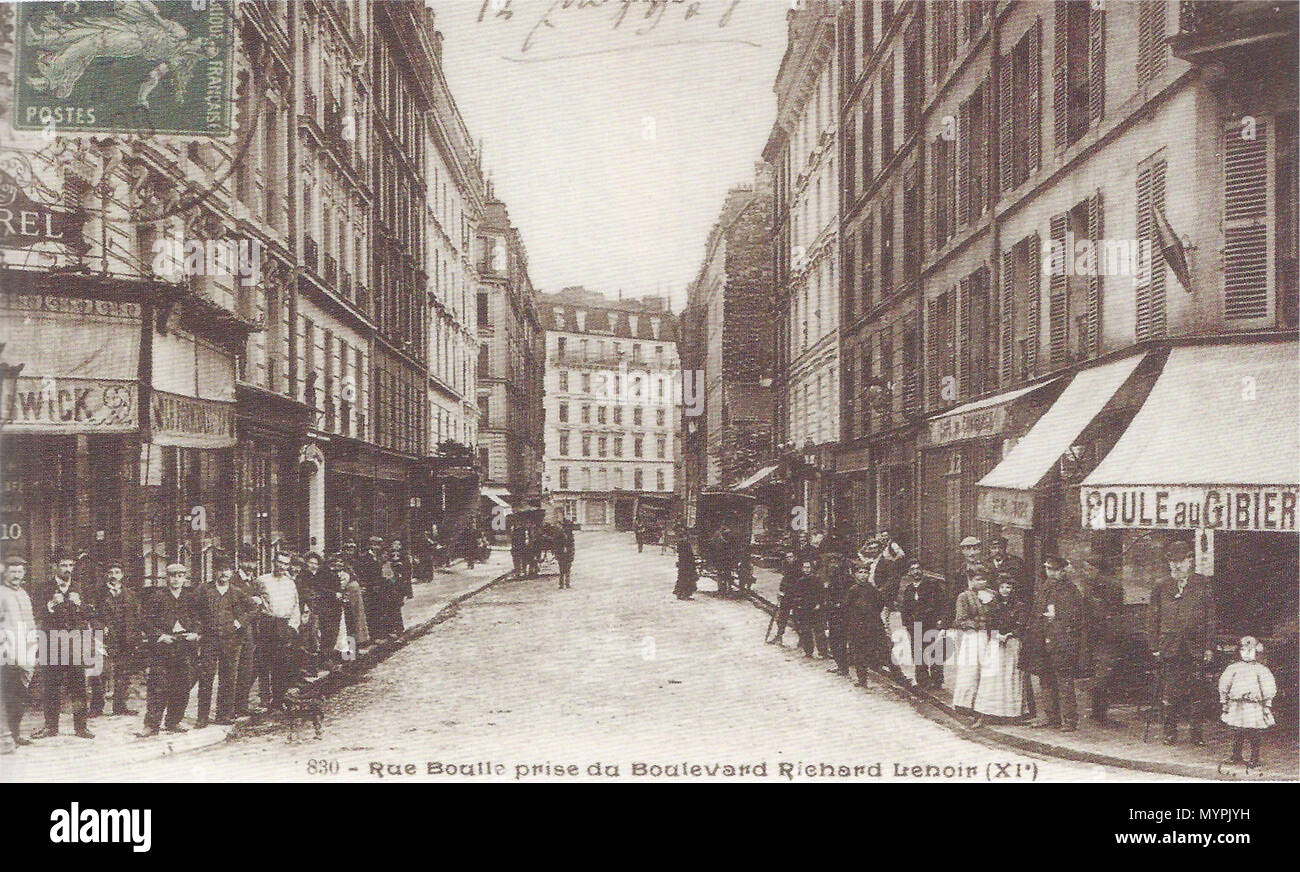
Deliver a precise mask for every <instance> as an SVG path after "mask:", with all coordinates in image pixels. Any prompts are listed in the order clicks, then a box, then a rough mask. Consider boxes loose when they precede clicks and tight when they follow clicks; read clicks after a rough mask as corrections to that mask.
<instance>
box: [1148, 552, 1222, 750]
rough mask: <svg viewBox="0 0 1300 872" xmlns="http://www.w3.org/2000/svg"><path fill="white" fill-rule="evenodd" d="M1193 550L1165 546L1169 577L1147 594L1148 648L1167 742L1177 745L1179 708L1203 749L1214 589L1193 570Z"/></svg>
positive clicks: (1212, 638)
mask: <svg viewBox="0 0 1300 872" xmlns="http://www.w3.org/2000/svg"><path fill="white" fill-rule="evenodd" d="M1194 559H1195V551H1193V549H1192V546H1191V545H1190V544H1189V543H1187V542H1183V541H1176V542H1171V543H1170V544H1169V545H1168V546H1167V547H1166V548H1165V560H1166V561H1167V562H1168V564H1169V575H1168V576H1166V577H1165V578H1163V579H1162V580H1161V581H1159V582H1158V583H1157V584H1156V586H1155V588H1154V589H1153V590H1152V591H1151V603H1150V605H1149V606H1148V607H1147V644H1149V645H1150V646H1151V656H1152V657H1154V658H1155V660H1156V663H1157V666H1158V670H1159V674H1158V680H1159V682H1160V686H1159V691H1160V693H1159V699H1160V713H1161V719H1162V721H1163V723H1164V734H1165V735H1164V739H1165V743H1166V744H1169V745H1172V744H1174V743H1175V742H1177V741H1178V710H1179V709H1180V708H1181V709H1184V710H1185V711H1186V715H1187V721H1188V725H1189V726H1190V727H1191V735H1190V740H1191V742H1192V744H1194V745H1203V744H1205V740H1204V738H1203V737H1202V735H1201V719H1202V715H1203V712H1202V711H1201V701H1200V699H1199V696H1198V694H1199V692H1200V689H1201V688H1200V673H1201V670H1202V669H1204V668H1205V666H1206V664H1208V663H1209V662H1210V660H1211V659H1212V658H1213V656H1214V629H1215V614H1214V591H1213V590H1212V589H1211V587H1210V580H1209V579H1208V578H1206V577H1205V576H1203V575H1200V574H1198V573H1195V572H1193V571H1192V564H1193V561H1194Z"/></svg>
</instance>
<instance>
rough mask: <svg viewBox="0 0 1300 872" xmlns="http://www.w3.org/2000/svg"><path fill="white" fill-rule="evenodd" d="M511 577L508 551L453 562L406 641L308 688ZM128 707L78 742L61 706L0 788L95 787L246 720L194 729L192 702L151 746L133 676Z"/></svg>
mask: <svg viewBox="0 0 1300 872" xmlns="http://www.w3.org/2000/svg"><path fill="white" fill-rule="evenodd" d="M509 569H510V551H509V549H497V548H494V549H492V555H491V557H490V558H489V559H488V562H487V563H481V564H478V565H476V566H475V567H474V569H472V570H469V569H466V568H465V564H464V563H463V562H462V561H459V560H458V561H455V562H454V564H453V565H452V566H451V567H448V568H444V569H439V570H435V572H434V577H433V579H432V580H430V581H427V582H416V583H415V584H414V585H413V590H414V596H413V597H412V598H411V599H409V600H407V602H406V606H405V607H404V608H403V610H402V614H403V616H404V618H405V621H406V628H407V629H406V632H405V633H403V634H402V636H401V637H399V638H397V639H394V640H392V641H389V642H386V643H384V644H382V645H376V646H374V647H372V648H370V649H368V650H366V651H365V652H364V653H362V654H361V655H360V656H359V657H358V658H357V659H356V660H355V661H352V662H351V663H343V664H339V665H337V666H335V667H333V668H332V669H331V670H330V671H329V672H328V673H324V674H322V675H319V676H317V677H316V678H315V679H308V680H307V681H306V683H305V685H306V686H308V687H311V688H312V689H313V692H314V693H319V694H323V693H329V692H331V691H332V690H334V689H335V688H337V687H339V686H341V685H342V684H345V683H348V682H349V681H352V680H356V679H357V678H358V677H360V676H361V675H362V674H363V673H365V672H366V671H368V670H369V669H371V668H372V667H373V666H375V665H376V664H377V663H380V662H382V661H383V660H385V659H386V658H387V657H389V656H390V655H391V654H393V653H394V652H396V651H397V650H398V649H400V648H401V647H403V646H404V645H405V644H406V643H407V642H409V641H411V640H412V639H415V638H418V637H419V636H422V635H424V634H425V633H426V632H428V631H429V630H430V629H431V628H432V627H433V626H435V625H436V624H437V623H439V622H440V621H442V620H445V619H446V617H448V616H450V614H451V612H452V610H453V608H454V606H455V605H456V603H458V602H460V601H461V600H463V599H465V598H466V597H469V596H472V595H473V594H475V593H477V592H478V591H479V590H481V589H483V588H484V587H486V586H487V585H489V584H491V583H492V582H493V581H494V580H495V579H496V578H498V577H499V576H500V575H501V574H502V573H504V572H506V571H508V570H509ZM131 684H132V688H131V690H132V695H131V701H130V703H129V705H130V707H131V708H133V709H135V710H136V711H137V712H139V714H136V715H134V716H132V715H119V716H110V715H107V714H105V715H102V716H100V717H97V718H92V719H91V721H90V724H89V726H90V730H91V732H93V733H94V734H95V738H94V739H79V738H77V737H76V736H74V735H72V715H71V714H70V713H69V712H68V704H67V701H66V700H65V701H64V705H63V716H62V718H61V720H60V730H61V732H60V735H58V736H56V737H53V738H49V739H38V740H36V741H34V742H33V743H32V744H30V745H26V746H24V747H21V748H19V749H18V750H17V751H16V752H15V753H13V754H7V755H4V756H0V780H6V781H8V780H26V779H32V780H41V779H42V777H44V776H47V775H48V774H50V773H55V772H57V773H59V775H60V777H65V776H68V775H75V776H77V777H82V778H87V779H93V778H94V777H95V770H96V769H97V768H98V765H99V764H100V763H107V764H128V765H129V764H130V763H132V762H135V761H144V760H150V759H155V758H158V757H166V756H169V755H172V754H179V753H181V752H184V751H192V750H194V749H196V748H204V747H207V746H209V745H215V744H218V743H220V742H224V741H226V740H227V739H228V738H230V737H231V735H232V733H235V732H236V731H238V730H239V729H241V726H243V725H246V724H247V719H243V718H241V719H240V723H237V724H236V725H235V726H232V727H225V726H217V725H215V724H213V725H209V726H207V727H204V728H203V729H201V730H199V729H195V728H194V719H195V717H196V716H197V711H198V701H197V698H196V697H195V696H194V695H193V694H192V695H191V698H190V705H189V708H188V709H187V710H186V716H185V720H184V721H183V723H184V725H185V726H187V727H189V728H190V730H189V732H186V733H176V734H171V733H161V734H159V735H157V736H153V737H151V738H147V739H141V738H138V737H137V736H136V735H135V734H136V732H137V731H139V730H140V729H142V727H143V725H144V709H145V698H144V685H145V681H144V676H143V674H136V675H135V676H134V677H133V679H132V682H131ZM44 722H45V721H44V716H43V715H42V713H41V701H40V700H39V699H35V700H29V701H28V710H27V713H26V715H24V717H23V726H22V734H23V735H24V736H30V735H31V734H32V733H34V732H35V731H36V730H38V729H40V728H41V726H43V725H44Z"/></svg>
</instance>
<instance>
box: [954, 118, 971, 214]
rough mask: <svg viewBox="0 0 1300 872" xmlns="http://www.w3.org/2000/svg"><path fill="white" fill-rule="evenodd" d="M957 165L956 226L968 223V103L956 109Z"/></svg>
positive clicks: (969, 169)
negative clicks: (958, 166) (958, 171)
mask: <svg viewBox="0 0 1300 872" xmlns="http://www.w3.org/2000/svg"><path fill="white" fill-rule="evenodd" d="M957 163H958V164H959V165H960V173H959V175H958V177H957V221H956V223H957V224H966V223H969V222H970V216H971V202H970V192H969V188H970V174H971V149H970V102H969V101H964V102H963V103H962V104H961V106H960V107H958V109H957Z"/></svg>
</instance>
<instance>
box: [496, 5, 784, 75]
mask: <svg viewBox="0 0 1300 872" xmlns="http://www.w3.org/2000/svg"><path fill="white" fill-rule="evenodd" d="M739 5H740V0H718V2H707V0H553V2H551V3H550V4H549V5H548V6H547V7H546V11H545V12H543V13H542V14H541V16H539V17H532V16H525V15H524V14H523V13H522V12H521V11H520V10H519V9H518V8H517V7H516V6H515V3H514V0H482V5H481V6H480V7H479V13H478V21H479V23H483V22H485V21H497V22H513V23H516V24H519V23H522V24H524V25H526V26H528V30H527V31H526V32H525V34H524V38H523V42H522V43H521V44H520V46H519V55H518V56H517V57H506V58H505V60H509V61H515V62H517V63H536V62H540V61H552V60H560V59H562V58H573V57H583V56H586V55H595V54H608V53H610V52H617V51H635V50H638V49H647V48H664V47H667V46H675V45H719V44H724V45H745V46H750V47H752V48H761V46H760V45H759V44H758V43H755V42H753V41H751V40H747V39H741V38H736V37H729V36H719V35H717V31H720V30H721V31H725V30H726V29H727V26H728V25H729V24H731V21H732V17H733V15H734V14H735V11H736V7H738V6H739ZM596 16H603V17H604V18H605V19H606V20H607V22H608V26H609V30H610V32H611V33H614V32H616V33H617V34H618V35H620V36H624V37H627V39H625V40H623V41H622V42H621V43H620V44H617V45H610V46H604V47H601V48H597V49H591V50H587V51H578V52H564V53H562V54H559V53H555V54H546V55H542V54H539V53H538V52H537V51H536V49H538V47H539V46H541V45H542V44H543V42H544V40H545V39H546V37H547V36H548V35H553V34H555V33H557V32H559V31H561V30H562V29H563V28H564V26H565V25H566V22H574V21H576V20H577V19H578V18H579V17H581V18H582V19H584V20H590V19H591V18H593V17H596ZM516 17H518V18H519V19H520V20H519V21H518V22H516V21H515V18H516ZM665 21H668V22H670V23H669V24H664V23H665ZM688 22H690V24H687V23H688ZM661 24H664V29H663V30H659V28H660V25H661ZM651 34H655V36H656V38H655V39H653V40H650V39H645V37H648V36H650V35H651ZM530 52H531V54H530Z"/></svg>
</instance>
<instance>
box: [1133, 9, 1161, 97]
mask: <svg viewBox="0 0 1300 872" xmlns="http://www.w3.org/2000/svg"><path fill="white" fill-rule="evenodd" d="M1167 5H1168V4H1167V3H1165V2H1164V0H1141V2H1140V3H1138V5H1137V6H1138V59H1137V73H1138V81H1139V82H1150V81H1151V80H1152V79H1156V78H1159V77H1160V75H1161V74H1162V73H1163V72H1164V71H1165V66H1166V62H1167V61H1168V60H1169V47H1168V46H1167V45H1166V44H1165V17H1166V15H1165V7H1166V6H1167Z"/></svg>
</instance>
